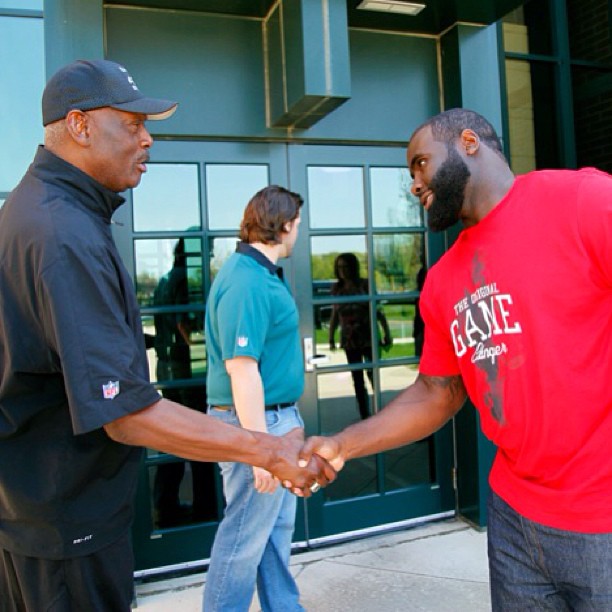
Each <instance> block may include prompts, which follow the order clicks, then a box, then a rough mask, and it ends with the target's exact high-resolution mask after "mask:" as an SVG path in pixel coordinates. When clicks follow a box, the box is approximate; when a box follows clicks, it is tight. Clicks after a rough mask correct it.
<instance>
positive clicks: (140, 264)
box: [134, 238, 201, 280]
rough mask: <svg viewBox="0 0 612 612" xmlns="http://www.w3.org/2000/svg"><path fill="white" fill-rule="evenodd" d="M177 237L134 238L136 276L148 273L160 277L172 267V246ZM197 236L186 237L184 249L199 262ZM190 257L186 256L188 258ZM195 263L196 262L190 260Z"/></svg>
mask: <svg viewBox="0 0 612 612" xmlns="http://www.w3.org/2000/svg"><path fill="white" fill-rule="evenodd" d="M177 242H178V239H177V238H163V239H157V240H135V241H134V250H135V253H136V276H137V277H138V276H139V275H143V274H145V275H148V276H152V277H154V278H156V279H158V280H159V279H160V278H161V277H162V276H163V275H164V274H165V273H166V272H168V271H169V270H170V269H171V268H172V263H173V262H174V248H175V247H176V244H177ZM200 244H201V243H200V239H199V238H188V239H187V240H186V242H185V251H186V252H187V253H188V254H189V253H193V254H194V255H195V256H196V257H197V258H199V259H200V262H201V258H200V256H201V247H200ZM190 259H192V258H188V260H187V261H188V263H189V260H190ZM193 263H196V262H192V264H193ZM200 265H201V264H200Z"/></svg>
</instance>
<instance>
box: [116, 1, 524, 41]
mask: <svg viewBox="0 0 612 612" xmlns="http://www.w3.org/2000/svg"><path fill="white" fill-rule="evenodd" d="M360 1H361V0H346V3H347V10H348V24H349V27H359V28H372V29H380V30H395V31H406V32H416V33H421V34H432V35H438V34H441V33H442V32H444V31H445V30H447V29H448V28H450V27H451V26H452V25H453V24H455V23H457V22H466V23H476V24H484V25H488V24H490V23H493V22H494V21H497V20H498V19H501V18H502V17H503V16H504V15H506V14H507V13H509V12H510V11H512V10H514V9H515V8H517V7H519V6H521V5H522V4H524V2H525V0H418V1H419V2H421V3H422V4H425V8H424V9H423V10H422V11H421V12H420V13H419V14H418V15H417V16H415V17H411V16H408V15H402V14H398V13H381V12H375V11H364V10H360V9H357V5H358V4H359V3H360ZM275 3H276V0H106V1H105V4H106V6H112V5H121V6H134V7H147V8H160V9H170V10H176V11H195V12H201V13H219V14H226V15H242V16H247V17H255V18H264V17H265V16H266V15H267V14H268V12H269V11H270V8H271V7H272V6H273V5H274V4H275Z"/></svg>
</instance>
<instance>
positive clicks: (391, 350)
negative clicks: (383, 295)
mask: <svg viewBox="0 0 612 612" xmlns="http://www.w3.org/2000/svg"><path fill="white" fill-rule="evenodd" d="M417 302H418V300H417V299H414V300H410V301H408V300H406V301H402V302H381V303H380V304H379V306H378V312H379V316H381V315H383V316H384V318H385V320H386V322H387V326H388V330H389V334H388V335H389V339H388V341H387V342H385V341H384V340H385V338H384V336H382V335H379V338H378V342H377V345H378V347H379V350H380V353H379V357H380V359H383V360H384V359H399V358H402V359H403V358H405V357H419V356H420V355H421V351H422V348H423V324H422V319H421V317H420V315H419V314H418V306H417V304H416V303H417ZM381 332H382V326H379V330H378V333H379V334H381Z"/></svg>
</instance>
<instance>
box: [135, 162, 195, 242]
mask: <svg viewBox="0 0 612 612" xmlns="http://www.w3.org/2000/svg"><path fill="white" fill-rule="evenodd" d="M133 201H134V230H135V231H137V232H146V231H170V230H174V231H176V230H179V231H181V230H186V229H190V228H191V229H199V228H200V195H199V190H198V167H197V165H195V164H148V166H147V173H146V174H145V175H144V176H143V177H142V181H141V183H140V185H139V186H138V187H136V189H134V191H133Z"/></svg>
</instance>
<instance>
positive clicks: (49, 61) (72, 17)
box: [45, 0, 104, 78]
mask: <svg viewBox="0 0 612 612" xmlns="http://www.w3.org/2000/svg"><path fill="white" fill-rule="evenodd" d="M103 58H104V9H103V0H86V1H85V2H84V1H83V0H54V1H53V2H45V70H46V74H47V78H49V77H50V76H52V75H53V74H54V73H55V72H56V71H57V70H58V69H59V68H61V67H62V66H64V65H65V64H68V63H70V62H72V61H74V60H77V59H103Z"/></svg>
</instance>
